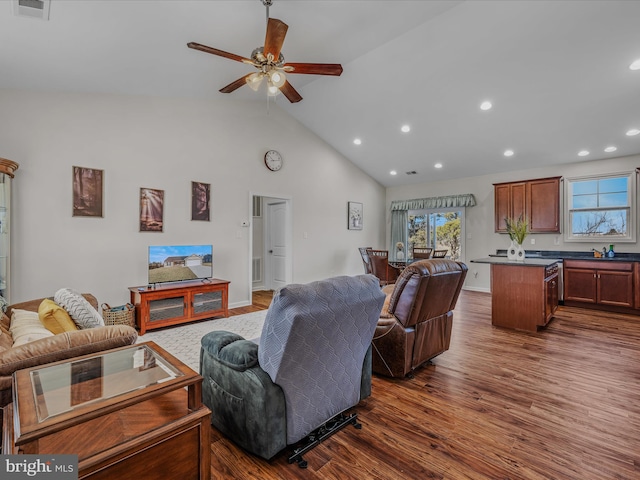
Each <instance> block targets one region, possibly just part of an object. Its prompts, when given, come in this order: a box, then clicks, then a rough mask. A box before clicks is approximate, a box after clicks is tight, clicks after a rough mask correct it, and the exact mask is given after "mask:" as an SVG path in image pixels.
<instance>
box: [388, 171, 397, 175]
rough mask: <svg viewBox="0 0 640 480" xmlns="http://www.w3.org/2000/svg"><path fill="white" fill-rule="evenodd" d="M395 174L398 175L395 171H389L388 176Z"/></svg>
mask: <svg viewBox="0 0 640 480" xmlns="http://www.w3.org/2000/svg"><path fill="white" fill-rule="evenodd" d="M397 174H398V172H396V171H395V170H391V171H390V172H389V175H397Z"/></svg>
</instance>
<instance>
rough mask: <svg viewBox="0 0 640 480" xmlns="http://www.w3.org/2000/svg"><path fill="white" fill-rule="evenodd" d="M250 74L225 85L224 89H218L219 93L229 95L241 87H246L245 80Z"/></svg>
mask: <svg viewBox="0 0 640 480" xmlns="http://www.w3.org/2000/svg"><path fill="white" fill-rule="evenodd" d="M251 75H252V74H251V73H249V74H247V75H245V76H244V77H240V78H239V79H237V80H236V81H235V82H231V83H230V84H229V85H227V86H226V87H222V88H221V89H220V91H221V92H222V93H231V92H235V91H236V90H237V89H239V88H240V87H241V86H243V85H246V84H247V78H249V77H250V76H251Z"/></svg>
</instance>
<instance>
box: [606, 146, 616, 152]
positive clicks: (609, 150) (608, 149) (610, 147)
mask: <svg viewBox="0 0 640 480" xmlns="http://www.w3.org/2000/svg"><path fill="white" fill-rule="evenodd" d="M617 149H618V147H614V146H613V145H611V146H609V147H607V148H605V149H604V151H605V152H607V153H611V152H615V151H616V150H617Z"/></svg>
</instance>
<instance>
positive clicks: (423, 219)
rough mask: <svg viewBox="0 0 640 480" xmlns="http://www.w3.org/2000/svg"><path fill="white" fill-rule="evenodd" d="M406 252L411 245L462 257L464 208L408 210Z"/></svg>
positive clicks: (411, 248) (409, 250)
mask: <svg viewBox="0 0 640 480" xmlns="http://www.w3.org/2000/svg"><path fill="white" fill-rule="evenodd" d="M408 220H409V221H408V225H407V228H408V232H407V233H408V234H407V239H408V242H407V243H408V245H407V254H408V255H411V252H412V250H413V246H416V247H431V248H433V249H434V250H447V255H446V257H447V258H450V259H452V260H457V261H461V260H463V259H464V231H463V230H464V209H447V210H410V211H409V216H408Z"/></svg>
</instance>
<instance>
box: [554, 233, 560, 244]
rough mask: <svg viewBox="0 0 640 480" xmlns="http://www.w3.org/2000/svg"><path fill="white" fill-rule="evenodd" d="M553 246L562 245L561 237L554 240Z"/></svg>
mask: <svg viewBox="0 0 640 480" xmlns="http://www.w3.org/2000/svg"><path fill="white" fill-rule="evenodd" d="M553 244H554V245H560V237H559V236H557V235H556V236H555V237H554V238H553Z"/></svg>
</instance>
